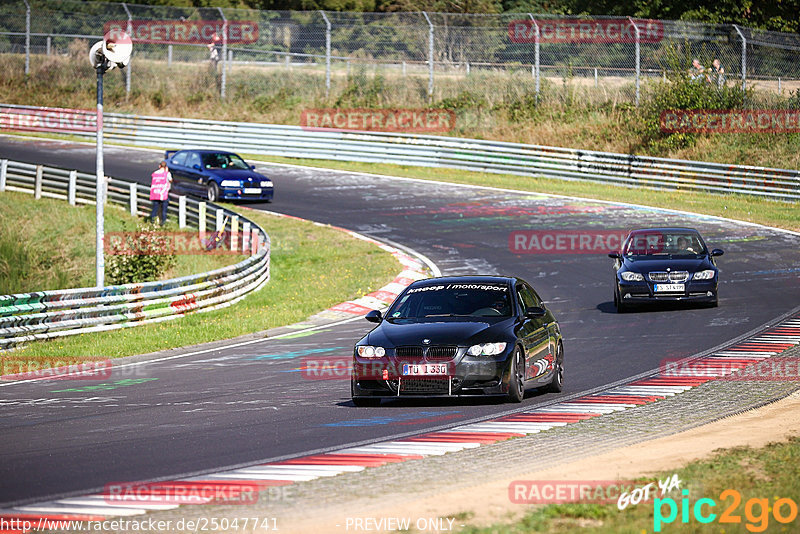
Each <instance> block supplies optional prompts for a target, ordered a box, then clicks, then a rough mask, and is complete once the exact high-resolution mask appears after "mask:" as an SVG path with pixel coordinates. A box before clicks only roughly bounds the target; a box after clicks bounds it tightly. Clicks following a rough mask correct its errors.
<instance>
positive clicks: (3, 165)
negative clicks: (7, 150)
mask: <svg viewBox="0 0 800 534" xmlns="http://www.w3.org/2000/svg"><path fill="white" fill-rule="evenodd" d="M6 174H8V160H7V159H3V160H0V193H3V192H5V190H6Z"/></svg>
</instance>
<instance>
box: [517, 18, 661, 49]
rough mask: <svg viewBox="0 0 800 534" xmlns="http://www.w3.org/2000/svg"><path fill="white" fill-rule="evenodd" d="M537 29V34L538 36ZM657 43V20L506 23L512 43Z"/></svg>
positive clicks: (521, 20)
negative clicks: (637, 40) (637, 41)
mask: <svg viewBox="0 0 800 534" xmlns="http://www.w3.org/2000/svg"><path fill="white" fill-rule="evenodd" d="M537 28H538V35H537ZM637 29H638V34H639V35H638V38H639V42H640V43H658V42H660V41H661V40H662V39H663V38H664V24H663V23H662V22H661V21H658V20H646V19H631V18H622V17H620V18H608V19H591V18H587V19H536V21H535V22H534V21H532V20H530V19H519V20H512V21H511V22H509V23H508V38H509V39H510V40H511V42H512V43H535V42H536V41H537V39H538V41H539V42H540V43H635V42H636V39H637Z"/></svg>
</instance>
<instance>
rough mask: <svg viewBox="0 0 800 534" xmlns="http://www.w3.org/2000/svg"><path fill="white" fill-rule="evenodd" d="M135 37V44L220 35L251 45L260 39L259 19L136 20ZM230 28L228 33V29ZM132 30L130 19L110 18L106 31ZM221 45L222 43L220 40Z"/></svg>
mask: <svg viewBox="0 0 800 534" xmlns="http://www.w3.org/2000/svg"><path fill="white" fill-rule="evenodd" d="M130 25H131V27H130V34H131V40H132V41H133V42H134V43H159V44H208V43H210V42H211V41H212V39H214V35H215V34H216V35H217V37H218V38H219V39H226V40H227V42H228V44H233V43H236V44H251V43H255V42H256V41H258V22H256V21H252V20H229V21H228V22H227V24H226V23H225V22H223V21H222V20H138V19H135V20H132V21H131V22H130ZM226 30H227V32H226ZM122 32H126V33H127V32H128V21H127V20H110V21H108V22H106V23H105V25H104V26H103V34H104V35H105V34H108V33H111V35H112V36H113V35H115V34H117V33H122ZM220 44H222V43H221V42H220Z"/></svg>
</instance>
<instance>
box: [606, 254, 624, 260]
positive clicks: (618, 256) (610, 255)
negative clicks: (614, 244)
mask: <svg viewBox="0 0 800 534" xmlns="http://www.w3.org/2000/svg"><path fill="white" fill-rule="evenodd" d="M608 257H609V258H613V259H615V260H618V259H620V258H621V256H620V255H619V252H609V253H608Z"/></svg>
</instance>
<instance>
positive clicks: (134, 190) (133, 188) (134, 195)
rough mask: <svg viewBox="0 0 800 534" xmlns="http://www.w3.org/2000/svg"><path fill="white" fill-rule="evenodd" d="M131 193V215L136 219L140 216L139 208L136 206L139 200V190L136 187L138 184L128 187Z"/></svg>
mask: <svg viewBox="0 0 800 534" xmlns="http://www.w3.org/2000/svg"><path fill="white" fill-rule="evenodd" d="M128 187H129V188H130V192H131V215H133V216H134V217H136V215H138V214H139V206H137V205H136V202H137V201H138V200H139V198H138V197H139V190H138V188H137V187H136V184H131V185H129V186H128Z"/></svg>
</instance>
